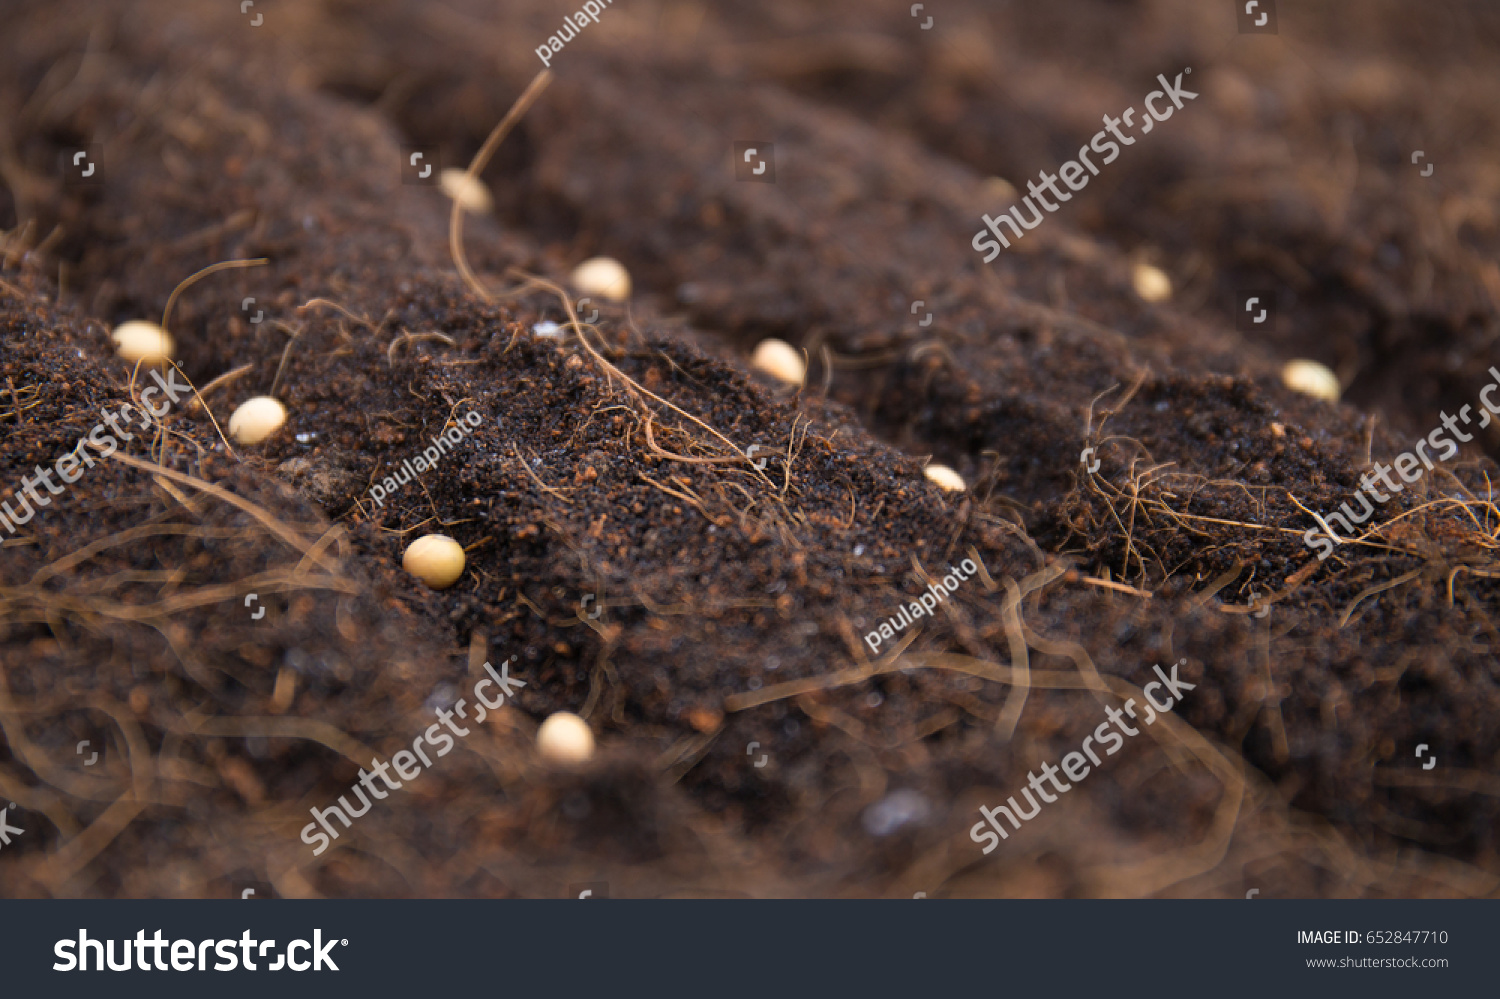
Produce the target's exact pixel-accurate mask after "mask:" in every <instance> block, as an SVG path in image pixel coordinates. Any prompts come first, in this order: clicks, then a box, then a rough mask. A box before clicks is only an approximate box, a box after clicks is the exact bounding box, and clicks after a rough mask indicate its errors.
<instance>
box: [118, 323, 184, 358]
mask: <svg viewBox="0 0 1500 999" xmlns="http://www.w3.org/2000/svg"><path fill="white" fill-rule="evenodd" d="M109 336H110V339H112V340H113V341H114V342H115V352H116V353H118V354H119V355H120V356H121V357H122V358H124V359H125V360H127V361H129V362H130V363H132V364H134V363H136V362H137V361H139V362H141V363H143V364H156V363H158V362H161V361H167V360H170V359H171V356H172V351H173V350H174V349H176V348H175V345H174V344H173V343H172V334H170V333H168V332H167V331H166V330H164V329H162V328H161V327H160V326H158V325H156V324H155V323H152V322H147V321H146V320H144V319H132V320H130V321H129V322H127V323H121V324H120V325H118V326H116V327H115V328H114V332H112V333H110V335H109Z"/></svg>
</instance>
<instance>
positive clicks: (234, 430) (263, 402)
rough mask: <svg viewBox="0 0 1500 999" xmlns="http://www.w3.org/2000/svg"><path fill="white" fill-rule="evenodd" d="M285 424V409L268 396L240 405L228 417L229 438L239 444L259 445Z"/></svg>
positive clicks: (261, 396)
mask: <svg viewBox="0 0 1500 999" xmlns="http://www.w3.org/2000/svg"><path fill="white" fill-rule="evenodd" d="M285 422H286V407H285V406H283V405H282V404H281V403H280V402H278V401H276V400H275V399H273V398H271V397H270V396H268V395H258V396H256V397H255V398H253V399H246V400H245V401H244V402H242V403H240V408H239V409H236V410H235V411H234V415H232V416H230V417H229V436H231V437H233V438H234V439H235V440H237V441H239V442H240V443H241V444H259V443H260V442H261V441H263V440H265V439H266V438H267V437H270V436H271V435H272V434H274V433H275V432H276V431H277V430H280V429H281V425H282V424H283V423H285Z"/></svg>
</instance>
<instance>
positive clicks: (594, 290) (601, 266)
mask: <svg viewBox="0 0 1500 999" xmlns="http://www.w3.org/2000/svg"><path fill="white" fill-rule="evenodd" d="M569 280H570V281H572V283H573V287H575V288H577V289H578V290H579V291H581V292H583V293H584V294H585V295H598V296H599V297H601V298H608V299H612V300H613V301H616V302H623V301H625V300H626V299H627V298H629V297H630V274H629V272H628V271H626V270H625V266H624V265H623V264H621V263H620V262H619V261H618V260H616V259H614V258H613V257H590V258H589V259H588V260H585V261H584V262H583V263H581V264H579V265H578V266H577V267H575V268H573V276H572V277H571V278H570V279H569Z"/></svg>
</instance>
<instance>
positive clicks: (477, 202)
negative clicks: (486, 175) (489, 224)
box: [438, 167, 495, 215]
mask: <svg viewBox="0 0 1500 999" xmlns="http://www.w3.org/2000/svg"><path fill="white" fill-rule="evenodd" d="M438 187H440V188H442V191H443V193H444V194H446V195H447V196H448V197H450V198H452V199H453V200H454V201H457V202H458V204H459V207H461V208H462V209H463V210H464V211H466V212H468V213H469V214H471V215H484V214H486V213H487V212H488V211H489V210H490V209H491V208H493V207H494V205H495V199H494V198H492V197H490V189H489V188H487V187H485V186H484V181H482V180H480V179H479V178H478V177H475V178H473V179H470V178H469V171H467V170H459V169H458V168H456V167H444V168H443V172H442V173H440V174H438Z"/></svg>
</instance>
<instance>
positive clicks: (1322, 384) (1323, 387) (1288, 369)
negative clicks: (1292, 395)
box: [1281, 358, 1342, 402]
mask: <svg viewBox="0 0 1500 999" xmlns="http://www.w3.org/2000/svg"><path fill="white" fill-rule="evenodd" d="M1281 383H1282V384H1283V385H1285V386H1286V387H1287V388H1289V389H1292V390H1293V391H1295V392H1301V393H1302V394H1303V395H1310V396H1312V397H1313V398H1315V399H1326V400H1327V401H1328V402H1338V401H1339V393H1340V392H1341V391H1342V390H1341V389H1340V387H1339V376H1338V375H1336V374H1334V373H1333V372H1332V371H1329V370H1328V368H1327V367H1326V366H1324V365H1322V364H1319V363H1318V362H1317V361H1309V360H1305V359H1303V358H1298V359H1296V360H1294V361H1287V362H1286V364H1285V366H1283V367H1282V369H1281Z"/></svg>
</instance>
